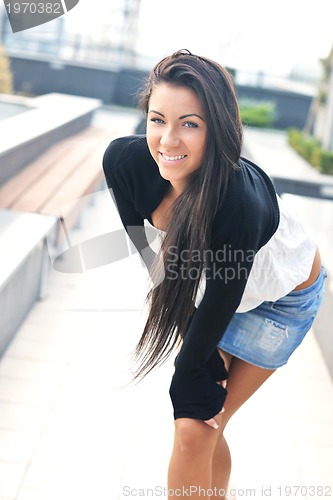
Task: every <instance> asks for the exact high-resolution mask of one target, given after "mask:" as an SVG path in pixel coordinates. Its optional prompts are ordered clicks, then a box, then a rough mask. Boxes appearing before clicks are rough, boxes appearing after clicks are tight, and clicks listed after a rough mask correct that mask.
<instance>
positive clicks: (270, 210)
mask: <svg viewBox="0 0 333 500" xmlns="http://www.w3.org/2000/svg"><path fill="white" fill-rule="evenodd" d="M141 104H142V108H143V109H144V111H145V112H146V114H147V134H146V136H145V135H140V136H129V137H123V138H119V139H116V140H115V141H113V142H112V143H111V144H110V146H109V147H108V148H107V150H106V152H105V155H104V161H103V165H104V172H105V177H106V180H107V183H108V186H109V188H110V191H111V194H112V195H113V196H114V198H115V201H116V204H117V207H118V211H119V214H120V217H121V219H122V222H123V224H124V226H125V228H126V230H127V232H128V234H129V236H130V238H131V239H132V241H133V242H134V244H135V246H136V247H137V249H138V250H139V252H140V254H141V256H142V258H143V260H144V262H145V263H146V265H147V267H148V269H149V272H150V274H151V277H152V281H153V286H152V289H151V291H150V292H149V295H148V297H149V299H150V308H149V315H148V319H147V323H146V326H145V328H144V331H143V334H142V337H141V339H140V341H139V343H138V346H137V349H136V354H137V359H138V361H139V368H138V371H137V373H136V376H137V377H142V376H144V375H146V374H147V373H148V372H150V371H151V370H152V369H153V368H154V367H156V366H157V365H159V364H161V363H162V362H164V361H165V360H166V359H167V358H168V357H169V356H170V354H171V353H172V352H173V351H174V349H175V347H176V346H178V345H179V340H180V339H181V348H180V350H179V353H178V355H177V357H176V360H175V372H174V375H173V377H172V381H171V386H170V396H171V400H172V404H173V408H174V418H175V439H174V447H173V452H172V456H171V460H170V465H169V473H168V487H169V489H170V491H171V490H172V491H175V490H177V491H178V492H181V491H183V492H184V494H183V496H182V495H180V496H179V498H185V497H187V494H188V492H189V491H191V498H192V499H193V500H195V499H197V498H202V497H203V496H204V494H203V492H206V493H205V495H206V496H205V497H206V498H210V497H213V496H216V497H217V498H225V496H224V491H226V490H227V485H228V480H229V475H230V468H231V460H230V453H229V449H228V445H227V443H226V441H225V439H224V436H223V431H224V428H225V426H226V424H227V422H228V421H229V420H230V418H231V417H232V415H233V414H234V413H235V412H236V411H237V410H238V409H239V408H240V407H241V406H242V404H243V403H244V402H245V401H246V400H247V399H248V398H249V397H250V396H251V395H252V394H253V393H254V392H255V391H256V390H257V389H258V388H259V387H260V386H261V384H262V383H263V382H264V381H265V380H267V378H268V377H269V376H270V375H271V374H272V373H273V372H274V371H275V370H276V369H277V368H278V367H279V366H281V365H283V364H285V363H286V362H287V360H288V358H289V356H290V355H291V354H292V352H293V351H294V350H295V348H296V347H297V346H298V345H299V344H300V343H301V341H302V339H303V338H304V336H305V334H306V333H307V332H308V330H309V329H310V327H311V325H312V322H313V320H314V317H315V315H316V313H317V310H318V307H319V304H320V302H321V299H322V292H323V283H324V278H325V272H324V270H323V268H322V267H321V262H320V255H319V251H318V249H317V246H316V243H315V242H314V241H313V239H312V237H311V235H310V234H308V232H307V230H306V228H305V227H304V225H303V224H302V223H301V222H299V221H298V220H297V218H295V216H294V214H293V213H292V212H291V211H290V210H288V209H287V207H286V206H285V204H284V203H283V202H282V200H281V199H279V198H278V197H277V195H276V193H275V191H274V188H273V185H272V183H271V181H270V179H269V178H268V176H267V175H266V174H265V173H264V172H263V171H262V170H261V169H260V168H259V167H258V166H256V165H255V164H253V163H252V162H250V161H249V160H246V159H244V158H242V157H241V156H240V155H241V146H242V124H241V120H240V115H239V109H238V104H237V100H236V96H235V92H234V88H233V84H232V80H231V78H230V76H229V74H228V73H227V72H226V71H225V70H224V69H223V68H222V67H221V66H220V65H219V64H217V63H216V62H214V61H211V60H209V59H207V58H204V57H199V56H196V55H192V54H191V53H190V52H188V51H185V50H181V51H179V52H176V53H175V54H173V55H171V56H169V57H166V58H164V59H163V60H162V61H160V62H159V63H158V64H157V65H156V66H155V68H154V69H153V70H152V72H151V74H150V76H149V78H148V80H147V83H146V86H145V89H144V91H143V92H142V98H141ZM145 220H146V221H148V223H150V224H151V225H153V226H154V227H155V228H158V229H159V230H160V232H161V234H162V235H163V238H162V244H161V248H160V250H159V252H158V255H157V257H156V254H155V253H154V251H153V250H152V249H151V248H150V247H149V244H148V241H147V238H146V233H145V229H144V227H145V226H144V221H145ZM148 223H146V224H148ZM226 379H227V380H226ZM191 487H192V489H191V490H190V488H191ZM195 487H200V488H201V490H199V489H198V490H197V493H195ZM213 492H214V494H213ZM170 498H171V496H170Z"/></svg>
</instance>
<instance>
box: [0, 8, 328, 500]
mask: <svg viewBox="0 0 333 500" xmlns="http://www.w3.org/2000/svg"><path fill="white" fill-rule="evenodd" d="M62 3H63V2H62ZM12 6H14V3H12ZM332 19H333V2H327V0H316V1H314V0H307V1H304V0H292V1H290V0H280V1H279V2H267V0H253V1H251V2H249V1H247V0H237V1H234V2H230V1H228V2H227V1H225V0H206V1H205V2H200V1H194V0H181V1H179V0H168V2H159V1H156V0H94V1H93V2H92V1H89V0H80V1H79V3H78V4H77V5H76V6H75V7H74V8H72V10H70V11H69V12H67V13H66V14H65V15H63V16H61V17H58V18H57V19H54V20H52V21H50V22H47V23H45V24H42V25H40V26H37V27H35V28H31V29H26V30H24V31H20V32H17V33H13V32H12V30H11V26H10V23H9V21H8V18H7V14H6V10H5V7H4V5H3V4H1V5H0V499H4V500H5V499H6V500H46V499H47V500H52V499H53V498H54V499H57V500H58V499H59V498H62V499H63V500H67V498H68V500H69V499H71V500H72V499H73V498H80V499H81V500H83V499H85V498H87V499H88V498H89V499H91V498H116V499H117V500H118V499H121V498H123V496H122V487H123V486H124V485H125V484H131V485H133V487H134V486H139V485H142V486H143V485H147V484H152V481H153V480H152V478H154V481H153V482H154V484H155V485H157V484H160V485H164V481H165V471H166V468H167V459H168V456H169V452H170V446H171V442H172V432H173V429H172V412H171V407H170V401H169V399H168V384H169V380H170V376H171V373H172V370H173V366H172V362H171V363H170V364H167V365H166V366H165V367H164V368H162V369H161V370H160V371H159V372H158V374H157V375H156V374H153V375H152V376H151V377H148V378H147V379H148V380H147V382H144V383H143V384H142V385H141V386H140V387H141V388H140V389H133V388H131V389H126V390H123V389H122V391H120V390H119V389H120V386H122V381H121V380H120V374H121V376H123V375H124V376H126V375H128V373H129V366H130V365H129V360H128V354H129V352H130V351H131V349H132V348H133V347H134V346H135V343H136V341H137V339H138V337H139V335H140V333H141V329H142V326H143V319H144V314H145V309H144V307H143V303H144V298H145V295H146V292H147V276H146V273H145V272H144V270H143V268H142V266H141V262H140V259H139V257H138V255H133V254H132V253H131V251H130V247H129V245H128V242H126V240H125V239H124V238H123V236H122V235H123V232H122V230H121V228H122V226H121V221H120V220H119V216H118V214H117V211H116V209H115V206H114V205H113V203H112V201H111V197H110V194H109V192H108V191H107V189H106V185H105V182H104V178H103V172H102V157H103V153H104V151H105V149H106V147H107V146H108V144H109V142H110V141H111V140H112V139H114V138H115V137H119V136H122V135H128V134H132V133H144V131H145V122H144V118H143V116H142V113H141V112H140V111H139V110H138V108H137V98H136V95H137V92H138V90H139V89H140V88H141V86H142V84H143V82H144V81H145V78H146V76H147V74H148V72H149V71H150V69H151V68H152V67H153V65H154V64H155V63H156V62H157V61H159V60H160V59H161V58H162V57H164V56H166V55H168V54H170V53H172V52H174V51H176V50H179V49H182V48H184V49H188V50H190V51H191V52H192V53H196V54H198V55H201V56H206V57H210V58H212V59H215V60H216V61H218V62H219V63H220V64H222V65H223V66H225V67H226V68H227V69H228V71H229V72H230V74H231V75H232V77H233V79H234V82H235V88H236V92H237V95H238V98H239V104H240V110H241V116H242V121H243V124H244V132H245V134H244V149H243V154H244V156H247V157H248V158H250V159H252V160H253V161H255V162H256V163H258V164H259V165H260V166H261V167H262V168H264V170H266V171H267V172H268V173H269V174H270V175H271V177H272V179H273V182H274V183H275V186H276V189H277V191H278V192H279V194H281V196H284V197H285V198H286V200H287V201H288V202H289V203H291V205H292V207H293V209H294V210H296V211H298V212H299V213H301V214H303V216H304V218H305V219H306V221H307V223H308V224H309V225H310V227H311V229H312V231H313V232H314V234H315V237H316V238H317V241H318V243H319V246H320V249H321V253H322V257H323V263H324V265H325V267H326V269H327V272H328V280H327V287H326V295H325V300H324V303H323V306H322V309H321V311H320V314H319V317H318V318H317V320H316V322H315V324H314V328H313V329H312V330H311V333H310V334H309V335H308V336H307V340H306V341H305V346H304V348H303V350H301V349H300V350H299V353H297V354H296V355H295V357H294V359H293V360H292V361H291V362H290V363H288V365H287V367H286V368H285V367H284V368H281V369H280V370H278V372H277V375H276V378H275V376H274V377H272V382H270V381H268V382H267V384H266V385H265V387H264V389H263V391H262V392H258V396H257V395H255V397H254V398H253V399H251V402H250V403H249V405H248V406H247V405H245V407H244V410H242V412H240V413H239V417H238V416H237V417H236V419H235V427H232V426H231V428H230V431H229V432H230V440H231V442H232V444H233V446H234V448H236V450H237V448H238V449H239V448H240V446H242V447H243V448H242V450H244V452H242V453H238V454H237V453H236V456H235V460H234V464H235V480H236V486H238V487H239V488H241V487H242V488H243V489H242V490H239V497H242V498H248V497H251V498H264V497H266V496H268V493H267V492H268V491H269V488H272V487H273V485H275V487H276V489H275V492H274V491H272V490H271V491H270V492H269V496H272V498H274V497H276V498H277V497H279V498H284V497H285V498H287V497H289V496H290V495H291V494H292V493H293V491H292V490H291V489H290V488H291V487H293V485H303V486H304V488H305V489H304V488H303V490H302V492H301V493H302V495H301V496H302V498H314V497H315V498H317V497H318V498H319V497H321V496H323V493H325V495H324V496H331V495H332V494H333V483H332V481H333V475H332V463H333V398H332V395H333V386H332V377H333V342H332V311H333V281H332V276H333V254H332V245H333V175H332V174H333V29H332ZM118 248H120V249H121V252H122V253H121V256H119V253H117V251H114V250H117V249H118ZM125 257H126V258H125ZM96 313H98V314H96ZM142 315H143V316H142ZM113 333H115V334H116V335H115V336H114V335H113ZM119 333H120V334H119ZM161 389H162V390H161ZM152 393H154V397H153V398H151V394H152ZM272 395H273V396H272ZM152 400H153V401H152ZM267 402H268V403H267ZM284 403H285V404H284ZM150 405H153V408H150ZM119 409H120V410H121V411H120V410H119ZM115 410H116V411H115ZM152 411H154V421H153V422H152V421H147V418H146V417H147V412H148V414H149V412H150V414H151V412H152ZM259 414H262V415H263V419H260V418H257V417H258V415H259ZM120 415H121V419H120ZM161 428H162V429H163V433H161ZM249 429H251V431H250V432H249ZM272 429H274V433H272ZM162 434H163V435H162ZM258 436H261V437H262V439H258V438H257V437H258ZM251 439H252V442H251ZM272 442H273V444H272ZM147 446H148V447H149V449H150V450H151V452H150V454H149V453H148V454H146V453H143V451H145V450H146V448H147ZM154 447H155V448H154ZM272 449H274V456H273V457H272V456H271V454H272ZM268 455H269V456H270V459H269V460H267V456H268ZM143 456H144V457H145V458H144V460H143ZM110 471H111V472H110ZM258 471H259V473H258ZM126 481H127V483H126ZM310 485H312V486H314V487H315V490H310V489H309V486H310ZM250 486H251V487H253V488H254V490H255V491H256V495H253V494H252V493H250V492H249V493H248V496H247V495H246V490H247V488H249V487H250ZM265 488H266V490H265ZM277 488H280V489H277ZM320 488H324V489H320ZM325 488H326V489H325ZM265 491H266V494H265ZM137 492H138V490H136V492H135V491H134V490H133V496H136V495H137V494H138V493H137ZM316 495H317V496H316Z"/></svg>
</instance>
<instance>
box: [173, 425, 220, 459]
mask: <svg viewBox="0 0 333 500" xmlns="http://www.w3.org/2000/svg"><path fill="white" fill-rule="evenodd" d="M218 435H219V433H218V432H217V431H216V430H215V429H212V428H210V427H209V426H208V425H207V424H205V423H204V422H202V421H201V420H194V419H191V418H179V419H177V420H176V421H175V446H176V447H177V449H178V451H180V452H181V453H182V454H185V455H186V454H189V455H192V456H194V455H198V454H205V453H208V454H209V453H213V451H214V447H215V444H216V439H217V438H218Z"/></svg>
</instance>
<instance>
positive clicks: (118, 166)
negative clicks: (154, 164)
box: [103, 135, 152, 177]
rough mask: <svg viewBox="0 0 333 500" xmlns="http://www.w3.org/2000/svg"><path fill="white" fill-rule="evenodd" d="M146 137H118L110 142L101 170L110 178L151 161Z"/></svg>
mask: <svg viewBox="0 0 333 500" xmlns="http://www.w3.org/2000/svg"><path fill="white" fill-rule="evenodd" d="M151 159H152V158H151V155H150V152H149V149H148V144H147V140H146V137H145V136H144V135H129V136H126V137H118V138H117V139H114V140H113V141H111V143H110V144H109V145H108V147H107V148H106V150H105V153H104V156H103V168H104V172H105V174H106V175H109V176H110V177H112V176H114V175H115V174H117V173H121V172H122V171H123V170H124V169H125V170H126V171H130V170H131V168H132V169H133V168H134V167H135V165H140V164H142V162H145V161H151Z"/></svg>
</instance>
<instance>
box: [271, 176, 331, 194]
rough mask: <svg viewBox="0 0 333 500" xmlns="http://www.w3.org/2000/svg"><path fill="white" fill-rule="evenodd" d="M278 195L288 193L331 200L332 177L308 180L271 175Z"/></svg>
mask: <svg viewBox="0 0 333 500" xmlns="http://www.w3.org/2000/svg"><path fill="white" fill-rule="evenodd" d="M271 179H272V181H273V184H274V187H275V189H276V191H277V193H278V194H280V195H281V194H283V193H289V194H296V195H299V196H309V197H311V198H320V199H324V200H333V175H324V174H319V175H318V176H313V177H311V178H308V179H304V178H303V179H299V178H297V177H295V176H292V175H274V174H273V175H271Z"/></svg>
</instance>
